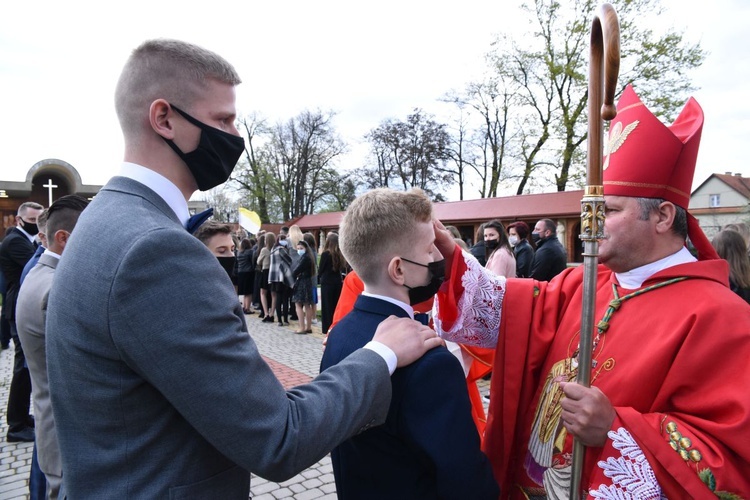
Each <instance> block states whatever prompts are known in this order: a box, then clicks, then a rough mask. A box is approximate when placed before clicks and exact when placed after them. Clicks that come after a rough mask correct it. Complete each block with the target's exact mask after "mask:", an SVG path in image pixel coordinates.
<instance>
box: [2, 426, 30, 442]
mask: <svg viewBox="0 0 750 500" xmlns="http://www.w3.org/2000/svg"><path fill="white" fill-rule="evenodd" d="M6 440H7V441H8V442H9V443H18V442H24V443H31V442H33V441H34V429H32V428H31V427H26V428H25V429H21V430H20V431H15V432H10V431H8V435H7V437H6Z"/></svg>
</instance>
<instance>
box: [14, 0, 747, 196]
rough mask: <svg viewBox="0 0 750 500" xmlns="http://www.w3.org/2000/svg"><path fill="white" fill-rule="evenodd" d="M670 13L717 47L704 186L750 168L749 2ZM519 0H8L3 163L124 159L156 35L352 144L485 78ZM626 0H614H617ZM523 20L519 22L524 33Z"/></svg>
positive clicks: (701, 81) (96, 166)
mask: <svg viewBox="0 0 750 500" xmlns="http://www.w3.org/2000/svg"><path fill="white" fill-rule="evenodd" d="M663 3H664V5H665V6H667V8H668V11H667V14H666V15H664V16H661V18H660V21H662V22H665V23H668V24H673V25H674V26H676V27H679V28H684V29H685V30H686V34H687V36H688V38H690V39H691V40H696V41H697V40H699V41H701V43H702V46H703V48H704V49H706V50H708V51H709V52H710V54H709V56H708V58H707V59H706V62H705V64H704V65H703V67H702V68H701V69H700V70H698V71H696V72H694V74H693V79H694V82H695V84H696V85H697V86H699V87H701V90H699V91H698V92H697V93H696V94H695V97H696V99H697V100H698V102H699V103H700V104H701V105H702V106H703V109H704V111H705V115H706V123H705V126H704V131H703V142H702V146H701V151H700V154H699V157H698V169H697V172H696V175H695V180H694V184H693V186H694V188H695V187H697V185H698V184H700V183H701V182H702V181H703V180H705V178H706V177H708V175H710V174H711V173H713V172H719V173H724V172H725V171H733V172H741V173H743V174H744V175H745V176H748V175H750V167H748V161H747V154H746V145H747V143H748V141H747V139H746V137H747V135H748V133H749V132H750V99H748V95H747V93H746V89H747V87H748V83H747V82H748V81H750V56H748V55H747V48H748V47H750V30H748V28H747V26H748V24H749V23H750V2H747V1H746V0H714V1H712V2H705V1H696V0H683V1H677V0H663ZM513 4H514V1H488V0H481V1H480V0H461V1H451V2H442V1H431V2H427V1H409V0H400V1H391V0H387V1H379V2H353V1H314V0H308V1H279V2H268V1H264V2H256V1H249V0H244V1H232V2H227V1H220V0H214V1H212V2H194V1H192V0H182V1H179V2H178V1H158V2H157V1H154V0H131V1H128V2H114V3H113V2H97V3H93V2H82V1H80V0H69V1H65V2H60V1H54V2H53V1H49V0H42V1H36V2H13V3H12V4H9V5H5V6H4V7H3V15H2V16H0V145H2V147H0V179H4V180H15V181H22V180H24V179H25V177H26V173H27V172H28V170H29V168H30V167H31V166H32V165H34V164H35V163H36V162H38V161H40V160H42V159H46V158H59V159H62V160H65V161H67V162H68V163H70V164H72V165H73V166H74V167H75V168H76V169H77V170H78V172H79V173H80V174H81V177H82V180H83V182H84V183H85V184H103V183H105V182H106V181H107V179H109V177H111V176H112V175H113V174H114V173H115V172H116V170H117V168H118V165H119V162H120V161H121V158H122V140H121V136H120V131H119V128H118V125H117V121H116V117H115V113H114V105H113V94H114V87H115V84H116V81H117V78H118V76H119V73H120V70H121V68H122V65H123V63H124V62H125V59H126V58H127V57H128V55H129V52H130V51H131V50H132V49H133V48H134V47H135V46H137V45H138V44H139V43H140V42H142V41H143V40H145V39H148V38H156V37H168V38H179V39H183V40H186V41H190V42H194V43H197V44H199V45H202V46H204V47H206V48H209V49H211V50H214V51H216V52H218V53H219V54H221V55H222V56H224V57H226V58H227V59H228V60H229V61H230V62H232V63H233V64H234V65H235V67H236V68H237V70H238V71H239V73H240V75H241V77H242V78H243V81H244V83H243V84H242V85H241V86H240V87H239V89H238V103H237V104H238V111H239V112H240V113H250V112H253V111H258V112H260V113H261V114H262V115H264V116H265V117H267V118H268V119H270V120H271V121H272V122H276V121H278V120H287V119H289V118H290V117H292V116H295V115H297V114H298V113H299V112H301V111H302V110H304V109H311V110H313V109H317V108H320V109H322V110H328V109H332V110H334V111H336V112H337V113H338V116H337V117H336V121H335V124H336V126H337V129H338V131H339V133H340V134H341V135H342V136H343V137H344V138H345V139H347V140H348V141H350V142H351V143H352V145H353V146H354V152H353V153H352V155H351V156H350V157H349V158H346V159H345V160H344V162H342V163H346V164H347V165H350V166H356V164H359V163H361V159H360V157H359V156H357V155H358V154H359V155H361V154H362V152H363V150H364V146H356V142H357V141H361V137H362V136H363V135H364V134H365V133H366V132H367V131H369V130H371V129H372V128H374V127H376V126H377V125H378V124H379V123H380V122H381V121H382V120H384V119H388V118H396V119H404V118H405V117H406V116H407V114H409V113H410V112H411V111H412V110H413V109H414V108H416V107H420V108H422V109H424V110H425V111H427V112H430V113H436V114H440V112H441V111H442V110H443V109H444V106H445V105H442V104H440V103H438V102H437V99H438V98H439V97H440V96H441V95H443V94H444V93H445V92H446V91H448V90H451V89H460V88H462V87H463V86H464V85H465V84H466V83H467V82H469V81H471V80H472V79H476V78H478V77H479V75H480V74H481V72H482V69H483V67H484V62H483V56H484V54H485V53H486V52H487V50H488V48H489V45H490V42H491V41H492V40H493V38H494V36H495V34H497V33H500V32H512V30H516V32H518V28H519V26H523V23H522V21H520V19H521V18H520V13H519V11H518V10H517V9H516V8H515V7H513V6H512V5H513ZM613 4H614V5H615V7H617V2H616V1H615V2H613ZM517 36H521V35H517Z"/></svg>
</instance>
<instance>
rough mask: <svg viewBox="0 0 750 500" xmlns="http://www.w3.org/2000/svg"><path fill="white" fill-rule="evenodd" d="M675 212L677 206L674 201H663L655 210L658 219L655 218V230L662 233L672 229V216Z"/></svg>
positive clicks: (673, 216)
mask: <svg viewBox="0 0 750 500" xmlns="http://www.w3.org/2000/svg"><path fill="white" fill-rule="evenodd" d="M676 213H677V208H676V207H675V205H674V203H672V202H669V201H665V202H663V203H661V204H660V205H659V209H658V211H657V212H656V215H657V216H658V219H657V220H656V232H657V233H659V234H664V233H667V232H669V231H671V230H672V224H674V218H675V215H676Z"/></svg>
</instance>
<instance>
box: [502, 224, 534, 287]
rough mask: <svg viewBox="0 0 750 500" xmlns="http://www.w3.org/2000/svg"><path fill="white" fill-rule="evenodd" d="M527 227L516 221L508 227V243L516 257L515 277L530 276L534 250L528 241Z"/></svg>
mask: <svg viewBox="0 0 750 500" xmlns="http://www.w3.org/2000/svg"><path fill="white" fill-rule="evenodd" d="M528 236H529V225H528V224H526V223H525V222H523V221H517V222H514V223H512V224H509V225H508V241H509V242H510V244H511V246H512V247H513V255H515V256H516V276H517V277H519V278H528V277H529V276H530V275H531V264H532V262H533V261H534V249H533V248H531V244H530V243H529V240H528Z"/></svg>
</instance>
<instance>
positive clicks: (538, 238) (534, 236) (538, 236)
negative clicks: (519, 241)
mask: <svg viewBox="0 0 750 500" xmlns="http://www.w3.org/2000/svg"><path fill="white" fill-rule="evenodd" d="M531 239H532V240H533V241H534V244H535V245H538V244H539V242H540V241H542V240H543V239H544V238H542V235H541V234H539V233H531Z"/></svg>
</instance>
